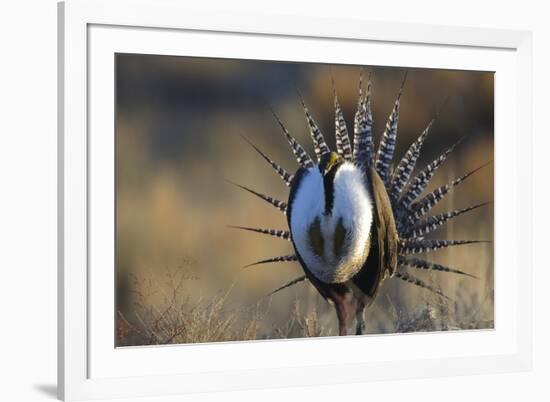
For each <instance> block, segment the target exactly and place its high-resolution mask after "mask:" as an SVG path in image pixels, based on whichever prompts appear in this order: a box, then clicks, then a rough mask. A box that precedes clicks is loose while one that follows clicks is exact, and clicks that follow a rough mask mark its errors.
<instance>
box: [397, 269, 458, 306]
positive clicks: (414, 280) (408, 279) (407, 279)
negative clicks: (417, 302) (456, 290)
mask: <svg viewBox="0 0 550 402" xmlns="http://www.w3.org/2000/svg"><path fill="white" fill-rule="evenodd" d="M393 277H394V278H398V279H401V280H402V281H405V282H407V283H410V284H411V285H415V286H418V287H420V288H422V289H426V290H429V291H430V292H433V293H435V294H437V295H439V296H441V297H443V298H444V299H447V300H451V298H450V297H449V296H447V295H446V294H445V293H443V292H442V291H441V290H439V289H436V288H434V287H433V286H431V285H428V284H427V283H426V282H424V281H422V280H420V279H418V278H415V277H414V276H412V275H410V274H407V273H404V272H396V273H395V274H394V276H393Z"/></svg>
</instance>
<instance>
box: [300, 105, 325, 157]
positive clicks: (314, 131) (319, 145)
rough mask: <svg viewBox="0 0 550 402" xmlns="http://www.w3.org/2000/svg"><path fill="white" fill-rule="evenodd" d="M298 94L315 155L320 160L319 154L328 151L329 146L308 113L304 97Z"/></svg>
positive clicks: (321, 154)
mask: <svg viewBox="0 0 550 402" xmlns="http://www.w3.org/2000/svg"><path fill="white" fill-rule="evenodd" d="M299 96H300V102H301V103H302V108H303V109H304V113H305V115H306V119H307V124H308V126H309V131H310V134H311V139H312V140H313V146H314V148H315V155H316V156H317V160H320V159H321V156H323V155H324V154H326V153H329V152H330V148H329V147H328V145H327V143H326V142H325V138H324V137H323V134H322V133H321V130H320V129H319V127H318V126H317V123H315V120H313V117H312V116H311V114H310V113H309V109H308V108H307V106H306V103H305V102H304V98H303V97H302V95H301V94H299Z"/></svg>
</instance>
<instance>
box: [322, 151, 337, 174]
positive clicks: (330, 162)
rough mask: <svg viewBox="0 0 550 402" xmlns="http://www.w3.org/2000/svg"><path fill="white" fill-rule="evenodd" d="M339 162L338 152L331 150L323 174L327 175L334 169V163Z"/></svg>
mask: <svg viewBox="0 0 550 402" xmlns="http://www.w3.org/2000/svg"><path fill="white" fill-rule="evenodd" d="M337 162H338V154H337V153H336V152H331V153H330V154H329V156H328V159H327V161H326V164H325V169H324V170H323V172H322V173H323V176H326V175H327V174H328V172H330V171H331V170H332V168H333V167H334V165H336V163H337Z"/></svg>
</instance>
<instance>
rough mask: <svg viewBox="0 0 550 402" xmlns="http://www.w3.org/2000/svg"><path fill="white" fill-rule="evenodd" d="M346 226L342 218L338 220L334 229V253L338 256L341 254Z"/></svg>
mask: <svg viewBox="0 0 550 402" xmlns="http://www.w3.org/2000/svg"><path fill="white" fill-rule="evenodd" d="M346 232H347V231H346V228H345V227H344V222H343V221H342V218H340V219H339V220H338V224H337V225H336V228H335V229H334V255H336V256H338V257H340V256H341V255H342V254H343V251H344V250H343V248H344V240H345V239H346Z"/></svg>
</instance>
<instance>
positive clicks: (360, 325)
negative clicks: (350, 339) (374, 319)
mask: <svg viewBox="0 0 550 402" xmlns="http://www.w3.org/2000/svg"><path fill="white" fill-rule="evenodd" d="M364 312H365V304H364V303H363V302H361V301H359V302H358V303H357V307H356V309H355V319H356V321H357V325H356V327H355V335H363V334H364V333H365V331H366V325H365V317H364V316H363V314H364Z"/></svg>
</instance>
